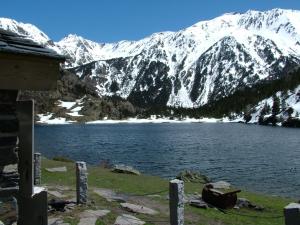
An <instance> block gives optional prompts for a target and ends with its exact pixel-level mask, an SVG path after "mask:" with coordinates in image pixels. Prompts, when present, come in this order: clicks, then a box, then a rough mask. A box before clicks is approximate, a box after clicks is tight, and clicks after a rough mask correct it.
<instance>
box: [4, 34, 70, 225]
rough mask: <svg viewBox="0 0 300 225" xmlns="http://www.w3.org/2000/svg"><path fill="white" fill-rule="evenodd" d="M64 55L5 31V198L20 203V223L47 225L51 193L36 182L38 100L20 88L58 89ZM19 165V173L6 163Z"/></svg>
mask: <svg viewBox="0 0 300 225" xmlns="http://www.w3.org/2000/svg"><path fill="white" fill-rule="evenodd" d="M62 62H64V57H62V56H61V55H58V54H57V53H56V52H54V51H53V50H50V49H47V48H45V47H43V46H41V45H39V44H37V43H35V42H33V41H32V40H29V39H26V38H25V37H22V36H19V35H16V34H14V33H12V32H9V31H5V30H2V29H0V68H1V69H0V198H1V197H9V196H14V197H15V198H16V199H17V202H18V225H45V224H47V223H48V222H47V209H48V207H47V192H46V191H45V189H43V188H40V187H35V186H34V185H33V153H34V146H33V143H34V130H33V129H34V119H33V118H34V103H33V101H18V93H19V91H20V90H31V91H37V90H38V91H47V90H53V89H55V88H56V84H57V80H58V78H59V68H60V63H62ZM12 164H17V168H18V170H17V172H7V171H6V169H5V168H6V167H7V166H9V165H12Z"/></svg>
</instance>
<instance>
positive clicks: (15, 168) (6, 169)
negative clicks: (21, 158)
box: [2, 164, 18, 173]
mask: <svg viewBox="0 0 300 225" xmlns="http://www.w3.org/2000/svg"><path fill="white" fill-rule="evenodd" d="M2 172H3V173H14V172H18V164H10V165H7V166H4V168H3V171H2Z"/></svg>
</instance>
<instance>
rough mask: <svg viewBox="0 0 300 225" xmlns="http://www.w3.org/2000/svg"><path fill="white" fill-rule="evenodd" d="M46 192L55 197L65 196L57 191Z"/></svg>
mask: <svg viewBox="0 0 300 225" xmlns="http://www.w3.org/2000/svg"><path fill="white" fill-rule="evenodd" d="M48 194H50V195H52V196H54V197H56V198H65V197H66V196H65V195H63V194H61V193H60V192H58V191H48Z"/></svg>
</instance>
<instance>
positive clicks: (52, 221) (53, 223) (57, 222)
mask: <svg viewBox="0 0 300 225" xmlns="http://www.w3.org/2000/svg"><path fill="white" fill-rule="evenodd" d="M48 225H70V224H69V223H64V221H63V220H62V219H61V218H49V219H48Z"/></svg>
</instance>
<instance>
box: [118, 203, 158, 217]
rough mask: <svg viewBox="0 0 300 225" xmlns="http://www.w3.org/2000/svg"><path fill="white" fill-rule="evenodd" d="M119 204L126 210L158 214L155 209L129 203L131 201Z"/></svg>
mask: <svg viewBox="0 0 300 225" xmlns="http://www.w3.org/2000/svg"><path fill="white" fill-rule="evenodd" d="M121 206H122V207H123V208H124V209H125V210H127V211H128V212H134V213H143V214H148V215H156V214H158V212H157V211H155V210H153V209H150V208H147V207H145V206H141V205H135V204H131V203H121Z"/></svg>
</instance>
